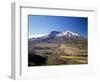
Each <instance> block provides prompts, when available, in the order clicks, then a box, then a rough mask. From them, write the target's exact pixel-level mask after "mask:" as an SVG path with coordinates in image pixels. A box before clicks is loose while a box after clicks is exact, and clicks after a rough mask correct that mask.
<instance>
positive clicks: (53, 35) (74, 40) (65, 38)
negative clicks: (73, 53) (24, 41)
mask: <svg viewBox="0 0 100 82" xmlns="http://www.w3.org/2000/svg"><path fill="white" fill-rule="evenodd" d="M28 42H29V46H32V44H36V43H56V44H61V43H62V44H71V45H73V46H77V47H79V48H87V38H84V37H82V36H80V35H79V34H77V33H74V32H71V31H65V32H59V31H52V32H50V33H49V34H48V35H45V36H42V37H37V38H36V37H35V38H30V39H29V40H28Z"/></svg>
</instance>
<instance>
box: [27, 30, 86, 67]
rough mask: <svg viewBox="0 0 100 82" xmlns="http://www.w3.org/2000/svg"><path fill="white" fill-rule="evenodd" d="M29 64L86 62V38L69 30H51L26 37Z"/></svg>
mask: <svg viewBox="0 0 100 82" xmlns="http://www.w3.org/2000/svg"><path fill="white" fill-rule="evenodd" d="M28 56H29V59H28V60H29V61H28V62H29V66H37V65H61V64H86V63H87V38H85V37H82V36H80V35H79V34H77V33H74V32H71V31H65V32H59V31H52V32H50V33H49V34H48V35H45V36H41V37H33V38H29V39H28Z"/></svg>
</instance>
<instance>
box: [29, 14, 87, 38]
mask: <svg viewBox="0 0 100 82" xmlns="http://www.w3.org/2000/svg"><path fill="white" fill-rule="evenodd" d="M28 28H29V36H30V35H45V34H48V33H50V32H51V31H72V32H75V33H78V34H79V35H81V36H84V37H87V29H88V18H86V17H67V16H66V17H65V16H41V15H29V16H28Z"/></svg>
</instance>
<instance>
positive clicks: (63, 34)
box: [29, 31, 79, 41]
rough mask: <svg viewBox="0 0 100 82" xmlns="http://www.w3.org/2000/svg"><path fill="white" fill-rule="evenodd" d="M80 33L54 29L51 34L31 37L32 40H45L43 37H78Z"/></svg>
mask: <svg viewBox="0 0 100 82" xmlns="http://www.w3.org/2000/svg"><path fill="white" fill-rule="evenodd" d="M78 36H79V35H78V34H77V33H74V32H71V31H65V32H59V31H52V32H51V33H50V34H48V35H45V36H41V37H33V38H32V37H31V38H29V40H30V41H32V40H33V41H35V40H43V39H51V38H52V39H53V38H57V37H67V38H68V37H78Z"/></svg>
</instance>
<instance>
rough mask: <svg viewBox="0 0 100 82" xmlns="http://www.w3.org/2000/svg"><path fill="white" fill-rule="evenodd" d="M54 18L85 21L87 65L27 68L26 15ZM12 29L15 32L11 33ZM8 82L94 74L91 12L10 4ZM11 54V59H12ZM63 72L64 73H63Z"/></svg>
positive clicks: (79, 9)
mask: <svg viewBox="0 0 100 82" xmlns="http://www.w3.org/2000/svg"><path fill="white" fill-rule="evenodd" d="M28 14H34V15H57V16H76V17H77V16H78V17H88V38H89V39H88V43H89V44H88V56H89V61H88V65H63V66H41V67H28V65H27V64H26V63H27V59H28V58H27V56H28V55H27V38H28V37H27V33H28V29H27V26H28V25H27V15H28ZM14 27H15V29H14ZM12 32H13V34H12V40H13V41H12V78H14V79H29V78H43V77H54V76H55V77H56V76H69V75H87V74H91V73H92V74H93V73H95V67H96V66H95V62H94V61H95V55H94V53H95V51H94V46H95V44H94V43H95V33H96V30H95V9H93V8H80V7H69V6H66V7H65V6H64V7H63V6H57V5H56V6H54V5H47V6H44V5H43V4H42V5H40V4H39V5H34V6H33V4H28V3H13V4H12ZM14 54H15V55H14ZM66 69H67V70H66Z"/></svg>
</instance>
